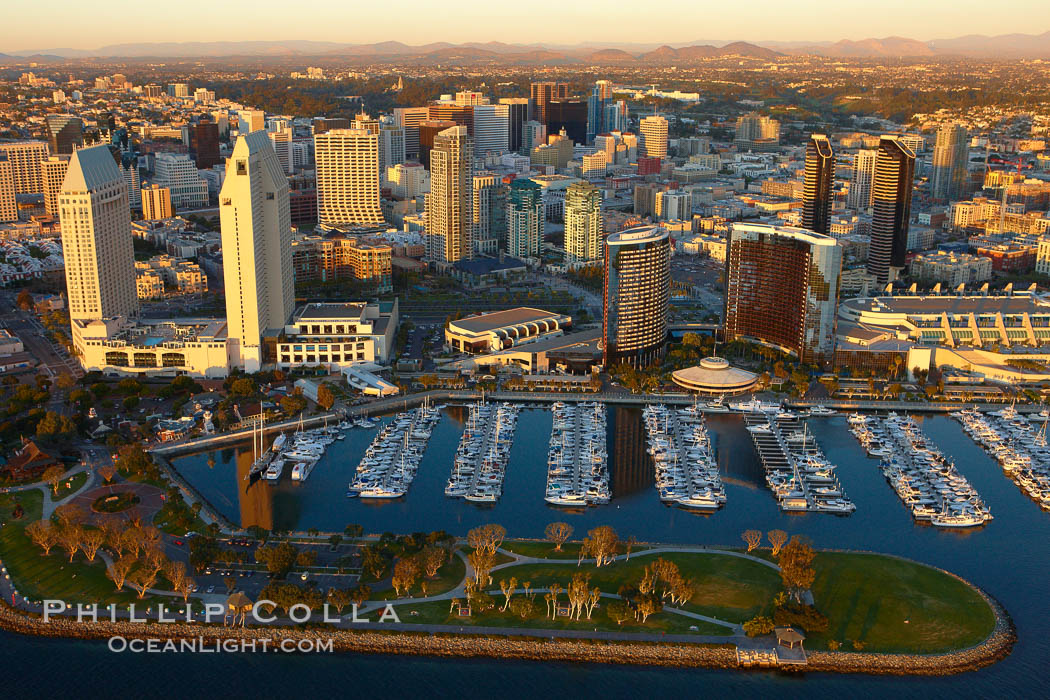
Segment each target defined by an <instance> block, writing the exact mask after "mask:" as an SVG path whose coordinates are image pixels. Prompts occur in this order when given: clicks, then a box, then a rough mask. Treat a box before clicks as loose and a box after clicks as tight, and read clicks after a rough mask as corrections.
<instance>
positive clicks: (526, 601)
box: [510, 598, 536, 620]
mask: <svg viewBox="0 0 1050 700" xmlns="http://www.w3.org/2000/svg"><path fill="white" fill-rule="evenodd" d="M535 610H536V604H535V603H534V602H533V600H532V598H515V599H514V601H513V602H512V603H511V604H510V611H511V612H512V613H514V614H515V615H517V616H518V617H520V618H521V619H522V620H527V619H528V618H530V617H532V615H533V613H534V612H535Z"/></svg>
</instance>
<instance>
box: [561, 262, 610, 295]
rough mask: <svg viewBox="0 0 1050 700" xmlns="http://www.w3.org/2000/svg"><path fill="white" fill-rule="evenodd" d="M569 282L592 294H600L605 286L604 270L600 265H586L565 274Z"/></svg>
mask: <svg viewBox="0 0 1050 700" xmlns="http://www.w3.org/2000/svg"><path fill="white" fill-rule="evenodd" d="M565 276H566V277H568V278H569V281H570V282H572V283H573V284H575V285H578V286H580V287H583V288H584V289H587V290H590V291H592V292H595V293H597V292H601V291H602V285H603V284H605V268H603V267H602V266H601V265H588V266H587V267H580V268H577V269H575V270H569V271H568V272H567V273H566V274H565Z"/></svg>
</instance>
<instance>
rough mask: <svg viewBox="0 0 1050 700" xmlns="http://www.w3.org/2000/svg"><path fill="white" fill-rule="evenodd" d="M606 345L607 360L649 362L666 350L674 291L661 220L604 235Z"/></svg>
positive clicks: (638, 364)
mask: <svg viewBox="0 0 1050 700" xmlns="http://www.w3.org/2000/svg"><path fill="white" fill-rule="evenodd" d="M604 252H605V280H604V285H603V294H602V302H603V314H602V341H601V342H602V349H603V354H604V361H605V366H606V367H607V368H608V367H613V366H615V365H619V364H629V365H632V366H634V367H647V366H649V365H650V364H653V363H654V362H658V361H659V360H660V358H661V357H662V356H663V352H664V346H665V344H666V342H667V310H668V304H669V302H670V294H671V242H670V239H669V237H668V234H667V230H666V229H664V228H661V227H660V226H637V227H634V228H629V229H625V230H623V231H618V232H617V233H610V234H609V235H608V236H607V237H606V239H605V245H604Z"/></svg>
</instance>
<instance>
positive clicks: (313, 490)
mask: <svg viewBox="0 0 1050 700" xmlns="http://www.w3.org/2000/svg"><path fill="white" fill-rule="evenodd" d="M461 420H462V414H461V413H458V412H453V413H450V414H449V415H447V416H446V417H445V418H444V419H443V420H442V421H441V423H440V424H439V425H438V427H437V429H436V430H435V431H434V435H433V437H432V438H431V442H430V446H429V448H428V450H427V453H426V455H425V457H424V460H423V463H422V465H421V467H420V469H419V473H418V474H417V476H416V480H415V483H414V484H413V486H412V489H411V490H410V491H409V493H408V495H407V496H406V497H405V498H404V499H403V500H401V501H399V502H393V503H376V502H368V501H362V500H360V499H347V498H345V492H346V485H347V482H348V481H349V479H350V474H351V473H352V471H353V470H354V469H355V467H356V465H357V462H358V459H359V457H360V455H361V453H362V452H363V451H364V449H365V447H366V446H367V445H368V443H369V441H370V440H371V439H372V436H373V435H374V431H364V430H360V429H355V430H353V431H351V432H350V433H349V434H348V437H347V439H346V440H343V441H341V442H339V443H336V444H335V445H334V446H333V447H332V449H330V451H329V453H328V455H327V456H326V457H325V459H324V460H323V461H322V462H321V463H320V464H318V466H317V468H316V469H315V470H314V472H313V474H312V475H311V476H310V479H309V481H308V482H306V483H305V484H292V483H291V482H290V480H289V479H288V475H287V474H286V475H285V476H284V477H283V480H282V483H281V484H280V485H277V486H272V485H269V484H266V483H258V484H255V485H253V486H250V487H249V486H247V485H246V482H245V481H243V479H242V476H243V474H244V472H245V470H246V469H247V462H248V461H249V460H250V455H247V454H243V453H239V452H238V451H237V450H233V449H230V450H224V451H222V452H218V453H216V454H214V455H213V457H214V466H210V465H209V464H208V457H207V456H206V455H196V456H190V457H185V458H182V459H179V460H178V461H177V462H176V466H177V467H178V468H179V470H180V471H181V472H182V473H183V474H184V475H185V476H186V477H187V478H188V479H189V480H190V481H191V482H192V483H194V484H195V485H196V486H197V487H198V488H199V489H200V490H201V492H202V493H203V494H204V495H205V496H206V497H207V498H208V499H209V501H210V502H211V503H212V504H213V505H214V506H215V507H216V508H218V509H220V510H221V511H222V512H223V513H225V514H226V515H227V516H228V517H230V518H231V519H233V520H234V521H239V522H243V523H244V524H249V525H250V524H259V525H262V526H264V527H278V528H281V529H285V528H297V529H305V528H309V527H317V528H319V529H337V530H341V529H342V528H343V527H344V526H345V525H346V524H348V523H360V524H361V525H363V526H364V527H365V529H366V531H369V532H382V531H384V530H391V531H397V532H408V531H414V530H432V529H439V528H443V529H446V530H448V531H449V532H452V533H455V534H464V533H465V532H466V531H467V530H468V529H470V528H471V527H474V526H475V525H477V524H479V523H483V522H493V521H494V522H499V523H501V524H503V525H505V526H506V527H507V528H508V530H510V532H511V534H512V535H518V536H542V532H543V528H544V527H545V526H546V524H547V523H548V522H551V521H552V520H555V519H557V520H565V521H568V522H570V523H572V524H573V525H574V526H575V527H576V532H577V534H581V533H582V532H583V531H585V530H586V529H587V528H588V527H591V526H593V525H595V524H599V523H603V524H606V523H607V524H611V525H613V526H614V527H616V529H617V530H618V531H619V532H620V533H621V534H622V535H625V536H626V535H628V534H634V535H635V536H636V537H638V538H639V539H648V540H654V541H665V542H702V543H716V544H728V545H738V544H740V543H741V540H740V533H741V532H742V531H743V530H745V529H748V528H758V529H762V530H770V529H773V528H778V527H779V528H782V529H784V530H787V531H788V532H790V533H792V534H795V533H800V534H805V535H808V536H809V537H811V538H812V539H813V541H814V542H815V544H816V545H817V546H819V547H844V548H846V547H848V548H856V549H871V550H878V551H885V552H892V553H897V554H902V555H905V556H909V557H913V558H915V559H918V560H920V561H925V562H928V563H931V564H935V565H937V566H942V567H944V568H947V569H950V570H952V571H955V572H957V573H959V574H960V575H962V576H964V577H966V578H968V579H969V580H971V581H973V582H975V583H977V584H978V585H980V586H982V587H983V588H984V589H985V590H987V591H988V592H990V593H991V594H992V595H994V596H996V597H997V598H998V599H999V600H1000V601H1002V603H1003V604H1004V605H1005V606H1006V607H1007V609H1008V610H1009V611H1010V612H1011V613H1012V614H1013V615H1014V618H1015V621H1016V623H1017V627H1018V636H1019V642H1018V645H1017V647H1016V649H1015V652H1014V654H1013V655H1012V656H1011V657H1010V658H1009V659H1007V660H1006V661H1004V662H1001V663H999V664H997V665H995V666H993V667H991V668H989V669H985V670H983V671H979V672H977V673H972V674H966V675H963V676H955V677H950V678H942V679H937V678H933V679H923V678H917V679H899V678H873V677H853V676H838V675H823V674H808V675H806V676H805V677H804V678H800V677H788V676H783V675H778V674H775V673H733V672H712V671H693V670H668V669H647V668H620V667H616V668H608V667H594V666H570V665H555V666H542V667H541V666H538V665H534V664H529V663H519V662H503V661H500V662H494V661H458V660H448V659H444V660H433V659H414V658H401V657H397V658H386V657H367V656H361V657H355V656H335V657H306V656H301V657H295V658H285V657H278V656H274V655H267V656H262V655H258V656H251V655H241V656H236V657H229V658H222V657H218V656H202V655H196V656H194V657H192V658H190V657H188V656H187V657H179V656H177V655H162V656H149V657H135V658H130V657H128V656H126V655H125V656H124V658H121V656H120V655H116V654H111V653H109V652H108V651H107V650H106V649H105V648H104V647H103V646H102V645H99V644H90V643H81V642H65V641H62V642H54V641H49V642H43V641H39V640H35V639H29V640H25V639H21V638H14V637H10V636H2V635H0V643H2V644H3V648H4V650H5V651H7V652H8V657H7V664H6V667H7V668H6V669H5V675H6V676H7V677H8V679H9V680H15V681H16V682H18V681H22V682H18V685H16V686H14V687H18V688H20V689H21V690H22V692H23V693H25V692H27V691H30V689H31V692H32V695H34V696H35V695H38V694H40V695H43V694H44V693H48V692H53V691H55V690H57V689H59V688H62V687H63V683H65V682H66V679H65V678H64V677H63V674H53V675H51V676H49V674H40V673H39V672H38V669H39V666H38V663H39V662H38V661H37V662H36V663H34V662H33V660H34V659H37V660H39V659H40V658H43V656H44V655H45V654H46V655H47V658H48V659H49V660H51V661H53V662H54V663H56V664H58V666H57V667H61V668H72V667H77V668H86V669H90V670H91V673H90V674H88V675H89V676H90V678H89V679H88V680H87V681H86V682H87V683H88V686H87V687H86V688H85V695H88V696H94V695H95V694H97V693H101V692H102V690H103V689H106V688H108V689H110V690H112V686H111V685H109V679H111V678H113V677H114V676H115V675H116V674H119V676H120V677H121V678H122V685H123V686H124V688H126V690H128V691H131V692H132V693H134V694H135V695H140V694H150V691H151V690H152V689H153V688H155V687H156V686H155V685H154V683H156V682H158V681H160V682H172V683H179V682H182V681H183V680H184V679H186V678H193V679H194V683H199V684H201V687H207V689H208V695H216V694H218V693H222V694H224V695H227V696H235V697H241V696H247V695H258V694H260V693H264V694H267V695H270V694H273V693H276V692H280V691H288V692H300V693H301V692H303V691H306V692H314V693H324V694H326V695H327V694H335V693H337V692H345V691H346V690H347V689H348V688H350V687H355V688H365V689H367V691H368V692H369V693H371V694H374V695H376V696H377V697H381V696H388V695H393V694H395V693H396V694H398V695H405V694H411V695H412V696H415V695H422V694H424V693H426V694H428V695H435V696H447V695H453V694H456V695H462V694H463V693H464V691H466V692H471V691H473V692H474V693H480V694H481V696H482V697H488V696H494V695H499V696H501V697H530V698H535V697H536V696H537V695H541V694H556V695H559V696H560V695H564V694H568V693H573V694H579V695H586V696H591V695H599V694H600V695H604V696H606V697H622V696H627V695H637V694H638V693H639V692H642V693H654V694H655V693H661V692H663V693H679V694H685V693H689V694H695V693H696V692H697V690H698V689H702V692H703V693H704V694H705V695H706V694H710V693H717V692H725V693H733V694H735V695H737V696H746V697H760V696H768V695H769V694H771V693H777V694H779V695H783V696H788V697H810V698H812V697H821V698H822V697H832V696H841V695H842V694H843V693H850V694H853V695H862V696H868V695H876V694H879V695H883V694H887V693H893V694H895V695H899V696H902V697H911V696H923V697H946V696H948V695H956V696H959V695H963V696H965V697H973V696H982V697H988V696H1004V695H1005V696H1022V695H1024V696H1036V695H1038V696H1042V695H1045V692H1044V691H1040V690H1039V689H1040V688H1041V687H1042V682H1041V678H1042V675H1043V673H1044V668H1045V664H1046V662H1047V661H1048V660H1050V640H1048V635H1047V634H1046V629H1045V627H1046V626H1045V622H1044V619H1045V616H1046V615H1045V613H1046V611H1047V609H1048V608H1050V606H1048V604H1047V602H1046V593H1045V590H1046V582H1047V580H1048V575H1050V557H1048V554H1050V537H1048V535H1050V513H1045V512H1043V511H1042V510H1041V509H1040V508H1039V507H1038V506H1036V505H1035V504H1034V503H1032V502H1031V501H1030V500H1028V499H1027V498H1026V497H1025V496H1024V495H1023V494H1021V492H1020V491H1019V490H1018V489H1017V487H1016V486H1015V485H1014V484H1013V482H1011V481H1010V480H1009V479H1007V478H1006V477H1005V476H1004V475H1003V474H1002V471H1001V470H1000V469H999V467H998V466H997V465H996V464H995V463H994V462H993V461H992V460H991V459H990V458H989V457H987V456H986V455H985V454H984V452H983V451H982V450H981V449H980V448H978V447H977V446H976V445H974V444H973V442H972V441H970V439H969V438H968V437H967V436H966V434H965V433H964V432H963V431H962V429H961V427H960V426H959V425H958V424H957V423H955V422H953V421H951V420H950V419H948V418H945V417H940V416H938V417H932V418H926V419H925V420H924V421H923V428H924V430H925V431H926V433H927V435H929V436H930V438H931V439H933V441H934V442H936V443H937V444H938V446H939V447H940V448H941V449H942V450H943V451H944V452H945V453H946V454H948V455H950V456H952V457H953V458H954V459H955V462H956V465H957V467H958V469H959V470H960V472H962V473H963V474H964V475H965V476H966V477H967V478H968V479H969V480H970V481H971V483H972V484H973V485H974V486H975V487H976V488H977V490H978V491H979V492H980V494H981V496H982V497H983V498H984V500H985V501H986V502H987V503H988V504H989V505H990V507H991V509H992V513H993V515H994V516H995V520H994V521H992V522H991V523H990V524H988V525H987V526H985V527H984V528H982V529H980V530H978V531H973V532H968V531H942V530H938V529H936V528H932V527H929V526H924V525H917V524H915V523H914V522H913V520H912V518H911V516H910V514H909V513H908V511H907V510H906V509H905V508H904V506H902V505H901V503H900V501H899V500H898V499H897V496H896V495H895V494H894V493H893V491H892V489H891V488H890V487H889V485H888V484H887V483H886V482H885V480H884V479H883V477H882V475H881V473H879V471H878V470H877V468H876V466H877V463H876V461H875V460H873V459H870V458H868V457H867V456H866V455H865V454H864V453H863V451H862V450H861V448H860V447H859V445H858V444H857V443H856V441H855V440H854V439H853V437H852V436H851V435H850V434H849V433H848V432H847V430H846V422H845V418H844V417H840V416H837V417H833V418H819V419H810V421H809V424H810V426H811V429H812V430H813V431H814V432H815V434H816V435H817V438H818V440H819V441H820V443H821V445H822V446H823V448H824V450H825V452H826V453H827V455H828V457H829V458H830V459H831V460H832V461H833V462H834V463H835V464H837V465H839V469H838V472H839V477H840V479H841V481H842V483H843V485H844V486H845V488H846V491H847V493H848V495H849V496H850V497H851V498H852V499H853V500H854V502H856V504H857V511H856V512H855V513H854V514H853V515H852V516H849V517H847V518H842V517H836V516H829V515H819V514H801V515H785V514H783V513H781V512H780V511H779V509H778V508H777V506H776V502H775V501H774V499H773V497H772V495H771V494H770V493H769V491H768V490H767V489H766V488H765V486H764V483H763V482H762V479H761V476H762V475H761V469H760V467H759V465H758V463H757V460H756V458H755V455H754V451H753V449H752V446H751V441H750V439H749V437H748V435H747V432H746V431H745V430H744V429H743V423H742V421H741V419H740V418H739V417H736V416H730V415H725V416H711V417H710V418H709V421H708V424H709V427H710V429H711V431H712V435H713V438H714V440H715V443H716V447H717V451H718V460H719V465H720V467H721V470H722V475H723V480H724V481H725V483H726V494H727V497H728V503H727V505H726V507H725V508H724V509H723V510H721V511H719V512H718V513H715V514H713V515H710V516H702V515H698V514H694V513H690V512H686V511H682V510H678V509H673V508H668V507H665V506H664V505H663V504H661V503H660V502H659V500H658V498H657V496H656V493H655V490H654V489H653V488H652V467H651V465H650V464H649V462H648V460H647V459H646V455H645V452H644V435H643V433H642V432H641V430H642V429H641V424H640V414H639V412H638V411H637V410H633V409H617V410H611V411H610V420H609V454H610V461H611V471H612V479H613V490H614V499H613V501H612V502H611V503H610V504H608V505H606V506H602V507H598V508H591V509H589V510H587V511H584V512H567V511H564V510H561V509H556V508H553V507H550V506H547V505H546V504H545V503H544V501H543V490H544V483H545V475H546V463H545V462H546V460H545V454H546V448H547V440H548V438H549V435H550V416H549V413H547V412H546V411H541V410H527V411H523V412H522V413H521V416H520V418H519V424H518V430H517V433H516V436H515V444H514V447H513V450H512V456H511V462H510V467H509V469H508V472H507V478H506V482H505V486H504V495H503V498H502V499H501V501H500V502H499V503H497V504H495V505H493V506H487V507H479V506H476V505H474V504H469V503H466V502H463V501H459V500H452V499H447V498H446V497H445V496H444V492H443V489H444V483H445V480H446V478H447V476H448V469H449V466H450V463H451V456H452V454H453V453H454V452H455V449H456V445H457V443H458V439H459V435H460V432H461V431H462V423H461V422H460V421H461ZM1026 613H1027V615H1028V617H1026V616H1025V614H1026ZM19 660H24V661H25V663H18V661H19ZM231 671H233V673H231ZM12 673H13V674H14V678H10V676H11V674H12ZM21 674H25V675H24V677H20V676H21ZM80 677H82V674H78V678H80ZM351 684H353V685H351ZM182 687H185V686H182ZM187 690H188V689H187ZM184 692H185V691H184Z"/></svg>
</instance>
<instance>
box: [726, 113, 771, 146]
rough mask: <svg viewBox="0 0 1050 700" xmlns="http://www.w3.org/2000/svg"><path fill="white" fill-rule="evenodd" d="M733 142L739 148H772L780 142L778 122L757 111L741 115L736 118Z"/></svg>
mask: <svg viewBox="0 0 1050 700" xmlns="http://www.w3.org/2000/svg"><path fill="white" fill-rule="evenodd" d="M733 142H734V143H736V145H737V147H738V148H741V149H747V150H751V151H769V150H772V149H774V148H776V147H777V145H778V144H779V143H780V122H778V121H776V120H775V119H770V118H769V117H766V116H762V115H760V114H758V113H757V112H751V113H749V114H744V115H741V116H740V117H738V118H737V120H736V135H735V136H734V137H733Z"/></svg>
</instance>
